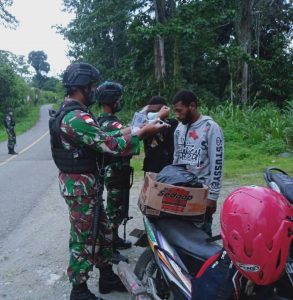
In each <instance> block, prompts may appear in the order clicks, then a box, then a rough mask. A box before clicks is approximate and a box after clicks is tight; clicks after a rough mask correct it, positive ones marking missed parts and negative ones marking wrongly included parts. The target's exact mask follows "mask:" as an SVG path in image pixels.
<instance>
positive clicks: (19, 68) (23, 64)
mask: <svg viewBox="0 0 293 300" xmlns="http://www.w3.org/2000/svg"><path fill="white" fill-rule="evenodd" d="M0 64H8V65H10V66H11V67H12V69H13V70H14V71H15V72H16V73H17V74H18V75H19V76H21V77H25V76H28V75H29V65H28V63H27V61H26V59H25V57H24V56H23V55H15V54H13V53H11V52H9V51H4V50H0Z"/></svg>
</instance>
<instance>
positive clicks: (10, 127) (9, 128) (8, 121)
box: [4, 108, 18, 155]
mask: <svg viewBox="0 0 293 300" xmlns="http://www.w3.org/2000/svg"><path fill="white" fill-rule="evenodd" d="M14 126H15V121H14V117H13V112H12V109H11V108H8V109H7V110H6V114H5V116H4V127H5V128H6V132H7V135H8V142H7V147H8V154H11V155H15V154H18V153H16V152H15V151H14V147H15V144H16V135H15V131H14Z"/></svg>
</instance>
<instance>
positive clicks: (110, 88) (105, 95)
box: [97, 81, 132, 258]
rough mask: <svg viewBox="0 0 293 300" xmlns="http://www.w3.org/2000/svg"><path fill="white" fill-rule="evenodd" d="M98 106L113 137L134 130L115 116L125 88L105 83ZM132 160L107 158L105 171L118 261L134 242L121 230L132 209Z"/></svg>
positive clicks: (108, 213)
mask: <svg viewBox="0 0 293 300" xmlns="http://www.w3.org/2000/svg"><path fill="white" fill-rule="evenodd" d="M97 93H98V95H97V97H98V103H99V104H100V105H101V107H102V113H101V114H100V116H99V118H98V122H99V124H100V126H101V129H102V130H103V131H105V132H107V133H108V134H111V135H112V136H118V135H121V130H122V131H123V132H129V131H130V128H129V127H125V126H123V124H122V122H121V121H120V120H119V119H118V118H117V116H115V114H116V113H117V112H119V111H120V110H121V109H122V106H123V100H122V93H123V87H122V85H121V84H119V83H117V82H113V81H106V82H104V83H102V84H101V85H100V86H99V87H98V89H97ZM130 158H131V156H128V157H117V156H113V155H110V154H104V155H103V160H102V165H103V166H102V167H103V168H104V172H103V173H104V183H105V187H106V189H107V206H106V212H107V215H108V218H109V221H110V223H111V226H112V231H113V251H114V255H115V257H118V258H123V257H122V256H121V255H120V253H119V252H118V251H117V249H127V248H130V247H131V242H130V241H127V240H124V239H122V238H120V237H119V235H118V227H119V225H120V224H121V223H122V221H123V220H126V221H127V218H128V206H129V189H130V186H129V183H130V176H131V174H132V168H131V167H130Z"/></svg>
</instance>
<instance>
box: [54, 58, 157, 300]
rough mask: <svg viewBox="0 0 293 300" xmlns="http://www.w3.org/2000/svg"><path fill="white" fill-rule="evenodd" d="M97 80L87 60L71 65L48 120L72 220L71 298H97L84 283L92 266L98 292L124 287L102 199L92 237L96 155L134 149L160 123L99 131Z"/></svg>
mask: <svg viewBox="0 0 293 300" xmlns="http://www.w3.org/2000/svg"><path fill="white" fill-rule="evenodd" d="M99 80H100V73H99V71H98V70H97V69H96V68H95V67H93V66H92V65H90V64H86V63H75V64H72V65H70V66H69V67H68V68H67V69H66V71H65V73H64V75H63V85H64V88H65V91H66V99H65V101H64V102H63V104H61V106H60V109H59V110H58V111H57V112H56V113H55V114H54V115H52V116H51V119H50V123H49V126H50V135H51V149H52V156H53V159H54V161H55V163H56V165H57V167H58V169H59V171H60V172H59V177H58V178H59V186H60V192H61V195H62V196H63V198H64V199H65V201H66V203H67V205H68V208H69V218H70V224H71V229H70V241H69V249H70V261H69V266H68V269H67V274H68V277H69V280H70V282H71V283H72V291H71V294H70V299H71V300H85V299H86V300H94V299H101V298H98V297H97V296H95V295H94V294H92V293H91V292H90V290H89V289H88V287H87V283H86V282H87V279H88V277H89V275H88V273H89V271H91V270H92V268H93V266H95V267H97V268H99V270H100V278H99V289H100V293H109V292H111V291H115V290H116V291H124V290H125V288H124V286H123V284H122V282H121V281H120V279H119V277H118V276H117V275H116V274H115V273H114V272H113V271H112V264H111V258H112V230H111V227H110V225H109V222H108V218H107V215H106V214H105V211H104V208H103V205H102V203H101V204H100V207H99V231H98V238H97V240H96V241H95V239H94V238H93V231H94V230H95V229H96V227H94V222H93V220H94V207H95V204H96V203H97V198H98V167H97V157H98V155H99V154H101V153H105V152H107V153H112V154H115V155H120V156H129V155H132V154H136V153H138V151H139V139H140V138H142V137H144V135H145V134H148V133H150V134H153V133H154V132H157V131H158V130H159V129H160V125H157V124H155V125H153V124H150V125H148V126H146V127H144V128H142V129H141V130H140V131H139V132H138V133H137V135H136V136H133V135H131V134H125V135H121V136H119V137H112V136H110V135H108V134H106V133H105V132H103V131H102V130H101V128H100V127H99V125H98V124H97V122H96V121H95V119H94V117H93V115H92V114H91V112H90V111H89V109H88V107H89V106H90V105H91V104H93V103H94V102H95V101H96V85H97V83H98V82H99ZM92 249H93V250H94V251H91V250H92Z"/></svg>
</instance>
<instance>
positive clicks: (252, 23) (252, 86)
mask: <svg viewBox="0 0 293 300" xmlns="http://www.w3.org/2000/svg"><path fill="white" fill-rule="evenodd" d="M12 3H13V1H10V0H6V1H2V2H1V4H0V13H1V11H2V14H3V13H4V15H5V12H6V13H7V10H5V4H6V5H8V4H10V5H11V4H12ZM64 9H65V10H66V11H68V12H71V13H73V14H74V16H75V18H74V19H73V20H72V21H71V23H70V24H69V25H68V26H67V27H66V28H64V27H60V26H59V27H58V26H57V30H58V31H59V33H60V34H62V35H63V36H64V38H65V39H67V40H68V41H69V42H70V45H71V46H70V51H69V56H70V58H71V61H72V62H75V61H85V62H88V63H91V64H93V65H95V66H96V67H98V68H99V69H100V70H101V73H102V76H103V80H116V81H118V82H120V83H122V84H123V86H124V87H125V92H124V100H125V108H124V112H123V113H122V114H121V115H120V116H121V117H122V118H123V120H124V121H126V122H128V121H129V120H130V119H131V115H132V114H133V112H134V111H135V110H137V109H139V108H140V107H142V106H144V105H145V104H146V103H147V101H148V100H149V99H150V97H151V96H153V95H162V96H165V97H166V98H167V99H168V101H169V103H171V99H172V96H173V95H174V94H175V93H176V92H177V91H178V90H179V89H181V88H186V89H191V90H193V91H194V92H195V93H196V94H197V95H198V96H199V99H200V110H201V112H202V113H204V114H208V115H211V116H212V117H213V118H214V119H215V120H216V121H217V122H218V123H219V124H220V126H221V127H222V128H223V131H224V135H225V143H226V144H225V177H226V178H233V179H235V178H236V177H237V178H239V180H240V181H242V182H244V183H260V182H261V181H262V179H261V173H262V171H263V169H264V168H265V167H267V166H271V165H276V166H278V167H281V168H284V169H285V170H286V171H288V172H289V173H290V172H291V174H293V157H292V150H293V118H292V113H293V44H292V33H293V31H292V21H293V4H292V1H282V0H258V1H256V0H201V1H200V0H193V1H192V0H190V1H188V0H186V1H184V0H183V1H175V0H154V1H140V0H124V1H118V0H107V1H102V0H92V1H79V0H64ZM6 16H7V14H6ZM10 17H11V18H10V19H9V18H8V19H7V20H6V23H4V24H3V25H4V26H8V25H10V26H13V24H15V22H16V20H13V16H10ZM41 52H42V51H37V50H35V49H32V52H31V53H30V56H29V57H28V58H27V59H26V58H24V57H15V56H14V55H13V54H11V53H7V52H5V51H1V52H0V114H1V113H2V114H3V113H4V108H5V107H7V105H10V106H12V107H13V108H14V109H15V111H16V115H17V117H18V118H19V124H21V123H22V122H23V119H22V117H23V116H30V114H32V113H33V112H34V109H36V108H37V107H38V105H40V104H41V103H45V102H56V100H57V99H59V100H61V99H62V97H63V95H62V87H61V84H60V81H59V78H48V77H46V74H47V70H48V65H47V63H46V54H45V53H41ZM28 65H31V66H33V68H34V69H35V75H34V76H30V75H29V74H28V72H27V70H28V68H27V66H28ZM9 72H10V73H9ZM8 74H9V76H8ZM60 76H62V74H60ZM11 78H13V80H12V79H11ZM5 80H6V81H5ZM7 90H9V92H8V91H7ZM36 99H37V100H36ZM94 111H96V112H98V109H97V108H95V109H94ZM24 112H25V113H24ZM33 114H34V115H35V119H37V109H36V110H35V113H33ZM0 117H1V116H0ZM28 119H29V120H30V121H31V120H32V119H34V118H33V117H28ZM28 126H31V125H28ZM2 129H3V128H2ZM0 131H2V130H1V128H0ZM3 138H4V135H3V134H2V139H3ZM0 139H1V133H0ZM140 161H141V159H140V158H139V159H134V160H133V163H134V165H135V166H136V169H137V170H138V169H140Z"/></svg>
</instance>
